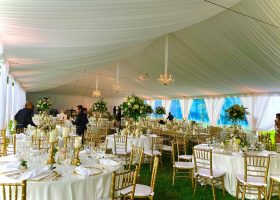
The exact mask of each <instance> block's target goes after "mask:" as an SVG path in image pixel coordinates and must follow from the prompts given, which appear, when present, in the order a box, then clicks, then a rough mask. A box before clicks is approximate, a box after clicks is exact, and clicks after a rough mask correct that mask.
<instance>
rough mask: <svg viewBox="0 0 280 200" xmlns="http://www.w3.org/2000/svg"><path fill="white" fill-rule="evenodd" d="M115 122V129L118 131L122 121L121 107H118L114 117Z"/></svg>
mask: <svg viewBox="0 0 280 200" xmlns="http://www.w3.org/2000/svg"><path fill="white" fill-rule="evenodd" d="M116 120H117V127H118V128H119V129H120V128H121V121H122V110H121V107H118V112H117V115H116Z"/></svg>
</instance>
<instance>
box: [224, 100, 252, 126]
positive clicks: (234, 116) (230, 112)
mask: <svg viewBox="0 0 280 200" xmlns="http://www.w3.org/2000/svg"><path fill="white" fill-rule="evenodd" d="M246 115H249V112H248V111H247V108H244V107H243V105H238V104H235V105H233V106H231V107H230V108H228V109H227V110H226V116H227V118H228V119H229V120H230V121H232V122H233V123H237V122H238V121H242V120H245V119H246Z"/></svg>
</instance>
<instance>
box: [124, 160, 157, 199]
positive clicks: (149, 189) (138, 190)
mask: <svg viewBox="0 0 280 200" xmlns="http://www.w3.org/2000/svg"><path fill="white" fill-rule="evenodd" d="M158 163H159V158H158V157H155V159H154V165H153V170H152V176H151V183H150V186H148V185H143V184H136V187H135V192H134V197H135V198H136V199H147V198H149V199H150V200H153V199H154V189H155V184H156V177H157V170H158ZM130 191H131V190H130ZM124 192H126V191H124Z"/></svg>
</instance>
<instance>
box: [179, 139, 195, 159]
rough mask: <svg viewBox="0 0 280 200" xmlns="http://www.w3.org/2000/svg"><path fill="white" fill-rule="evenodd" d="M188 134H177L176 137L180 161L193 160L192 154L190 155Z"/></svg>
mask: <svg viewBox="0 0 280 200" xmlns="http://www.w3.org/2000/svg"><path fill="white" fill-rule="evenodd" d="M187 137H188V136H187V135H184V136H182V137H180V136H177V137H176V147H177V155H178V161H180V160H183V161H191V160H192V157H193V156H192V155H188V154H187V151H188V139H187Z"/></svg>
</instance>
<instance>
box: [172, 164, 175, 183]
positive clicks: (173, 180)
mask: <svg viewBox="0 0 280 200" xmlns="http://www.w3.org/2000/svg"><path fill="white" fill-rule="evenodd" d="M175 175H176V168H175V167H173V176H172V185H173V186H174V182H175Z"/></svg>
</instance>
